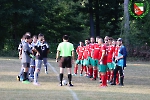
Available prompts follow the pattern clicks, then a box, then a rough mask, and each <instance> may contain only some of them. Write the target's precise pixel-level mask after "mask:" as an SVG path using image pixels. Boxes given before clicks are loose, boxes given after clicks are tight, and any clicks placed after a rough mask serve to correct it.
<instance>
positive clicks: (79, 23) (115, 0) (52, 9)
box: [0, 0, 150, 51]
mask: <svg viewBox="0 0 150 100" xmlns="http://www.w3.org/2000/svg"><path fill="white" fill-rule="evenodd" d="M126 1H127V2H130V0H0V19H1V22H0V29H1V30H0V33H1V35H0V38H1V39H0V43H1V46H0V50H1V51H3V50H5V51H7V50H10V49H11V50H14V49H16V47H17V46H18V43H19V42H20V38H21V37H22V35H23V34H24V33H25V32H31V34H34V35H37V34H39V33H43V34H44V35H45V36H46V40H47V41H48V42H49V43H58V42H60V41H61V39H62V36H63V35H64V34H68V35H69V36H70V41H71V42H72V43H74V44H78V41H80V40H84V39H85V38H88V37H90V36H100V37H104V36H106V35H108V36H112V37H113V38H117V37H122V38H125V37H126V34H125V32H126V29H125V27H124V24H125V22H126V21H125V18H126V17H125V13H129V12H125V8H124V7H125V6H124V4H125V2H126ZM133 1H135V0H133ZM137 1H139V2H142V0H137ZM147 1H149V2H150V0H147ZM127 7H128V6H127ZM146 8H147V7H146ZM127 9H128V8H127ZM128 16H129V21H128V23H129V33H128V37H127V40H128V42H129V45H130V46H131V45H133V46H135V45H141V44H145V43H147V44H148V45H149V43H150V38H149V36H150V34H149V31H150V28H149V26H150V19H149V16H150V13H148V14H147V15H146V16H145V17H144V18H143V19H135V18H134V17H133V16H131V15H130V14H128Z"/></svg>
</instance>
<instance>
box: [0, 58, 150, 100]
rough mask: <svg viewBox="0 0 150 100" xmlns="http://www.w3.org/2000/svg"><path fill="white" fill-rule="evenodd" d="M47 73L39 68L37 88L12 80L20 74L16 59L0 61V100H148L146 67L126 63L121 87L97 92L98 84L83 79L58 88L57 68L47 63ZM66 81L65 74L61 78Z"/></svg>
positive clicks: (76, 78) (148, 72)
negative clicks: (71, 85)
mask: <svg viewBox="0 0 150 100" xmlns="http://www.w3.org/2000/svg"><path fill="white" fill-rule="evenodd" d="M48 62H49V63H50V64H51V66H49V67H48V73H49V74H45V73H44V67H42V69H41V72H40V75H39V79H38V81H39V83H40V84H41V85H40V86H34V85H33V84H32V83H30V84H23V83H21V82H18V81H17V80H16V76H17V75H18V74H19V71H20V66H21V64H20V60H18V59H17V58H0V100H150V77H149V75H150V65H149V64H150V63H149V62H127V63H128V66H127V68H126V69H125V79H124V85H125V86H124V87H120V86H110V85H108V87H106V88H100V87H99V82H98V80H97V81H91V80H90V79H89V78H86V77H84V76H82V77H80V76H79V74H78V75H77V76H73V84H74V87H68V86H62V87H60V86H58V83H59V82H58V73H59V67H58V64H57V63H55V61H54V60H51V59H49V60H48ZM64 78H65V79H67V74H65V75H64Z"/></svg>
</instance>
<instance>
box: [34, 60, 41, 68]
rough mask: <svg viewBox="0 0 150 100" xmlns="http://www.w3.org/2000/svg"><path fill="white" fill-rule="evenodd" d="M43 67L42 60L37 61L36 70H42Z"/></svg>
mask: <svg viewBox="0 0 150 100" xmlns="http://www.w3.org/2000/svg"><path fill="white" fill-rule="evenodd" d="M41 67H42V60H35V68H36V69H39V70H40V69H41Z"/></svg>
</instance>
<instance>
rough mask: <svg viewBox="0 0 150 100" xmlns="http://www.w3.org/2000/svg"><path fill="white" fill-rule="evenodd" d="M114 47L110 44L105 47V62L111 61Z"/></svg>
mask: <svg viewBox="0 0 150 100" xmlns="http://www.w3.org/2000/svg"><path fill="white" fill-rule="evenodd" d="M114 51H115V47H114V46H112V45H110V46H108V47H107V63H112V60H113V54H114Z"/></svg>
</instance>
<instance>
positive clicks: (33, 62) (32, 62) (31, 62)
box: [30, 58, 35, 66]
mask: <svg viewBox="0 0 150 100" xmlns="http://www.w3.org/2000/svg"><path fill="white" fill-rule="evenodd" d="M30 66H35V60H34V59H32V58H31V60H30Z"/></svg>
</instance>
